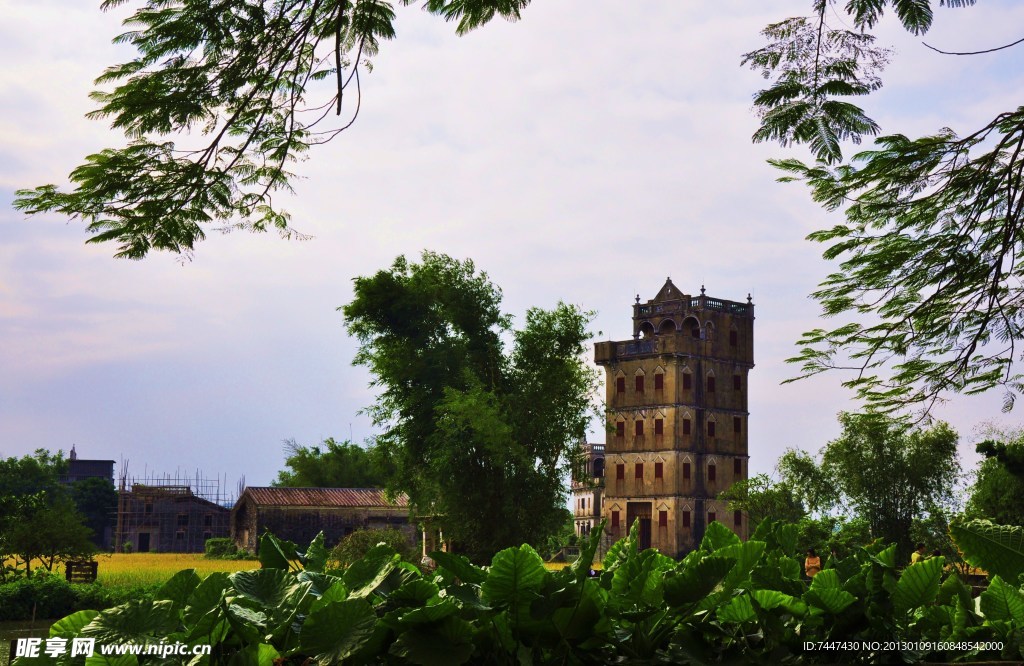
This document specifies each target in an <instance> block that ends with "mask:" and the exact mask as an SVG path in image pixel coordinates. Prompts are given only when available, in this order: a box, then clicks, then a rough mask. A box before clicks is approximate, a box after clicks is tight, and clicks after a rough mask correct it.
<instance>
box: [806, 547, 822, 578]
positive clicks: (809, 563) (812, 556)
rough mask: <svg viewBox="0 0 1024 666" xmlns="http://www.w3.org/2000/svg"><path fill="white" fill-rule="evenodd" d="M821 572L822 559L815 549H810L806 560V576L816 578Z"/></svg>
mask: <svg viewBox="0 0 1024 666" xmlns="http://www.w3.org/2000/svg"><path fill="white" fill-rule="evenodd" d="M819 571H821V558H820V557H818V554H817V553H816V552H814V549H813V548H808V549H807V558H806V559H805V560H804V574H805V575H806V576H807V577H808V578H814V577H815V576H817V575H818V572H819Z"/></svg>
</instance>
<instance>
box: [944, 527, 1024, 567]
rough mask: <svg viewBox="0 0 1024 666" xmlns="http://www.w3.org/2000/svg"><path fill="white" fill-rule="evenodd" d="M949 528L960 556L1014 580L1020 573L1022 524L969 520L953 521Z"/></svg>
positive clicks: (1023, 547)
mask: <svg viewBox="0 0 1024 666" xmlns="http://www.w3.org/2000/svg"><path fill="white" fill-rule="evenodd" d="M949 532H950V534H952V535H953V540H954V541H955V542H956V545H957V547H958V548H960V551H961V552H962V553H963V555H964V559H965V560H967V561H968V562H970V563H971V564H972V565H974V566H976V567H981V568H982V569H984V570H985V571H987V572H988V573H989V575H998V576H1000V577H1002V579H1003V580H1009V581H1014V582H1016V581H1017V580H1018V579H1019V578H1020V575H1021V574H1022V573H1024V527H1021V526H1013V525H996V524H994V523H992V522H990V521H988V520H969V521H966V522H958V521H955V522H953V523H952V524H950V526H949Z"/></svg>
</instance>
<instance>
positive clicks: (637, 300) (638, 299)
mask: <svg viewBox="0 0 1024 666" xmlns="http://www.w3.org/2000/svg"><path fill="white" fill-rule="evenodd" d="M636 302H637V303H639V302H640V294H637V295H636Z"/></svg>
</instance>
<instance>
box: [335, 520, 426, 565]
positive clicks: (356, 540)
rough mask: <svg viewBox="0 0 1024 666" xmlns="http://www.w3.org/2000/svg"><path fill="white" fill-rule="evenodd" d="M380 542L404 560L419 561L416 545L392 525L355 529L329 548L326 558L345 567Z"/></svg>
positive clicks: (361, 557)
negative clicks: (380, 527) (379, 527)
mask: <svg viewBox="0 0 1024 666" xmlns="http://www.w3.org/2000/svg"><path fill="white" fill-rule="evenodd" d="M380 543H383V544H387V545H388V546H389V547H390V548H391V549H392V550H394V551H395V552H396V553H398V554H399V555H400V556H401V558H402V561H404V562H412V563H414V564H415V563H418V562H419V561H420V554H419V551H417V550H416V547H415V546H414V545H413V544H410V543H409V540H408V539H406V538H405V534H403V533H402V532H400V531H399V530H396V529H395V528H393V527H386V528H383V529H369V530H356V531H355V532H353V533H352V534H349V535H348V536H347V537H345V538H344V539H342V540H341V542H340V543H339V544H338V545H337V546H335V547H334V548H332V549H331V552H330V554H329V555H328V560H329V562H330V564H331V565H332V566H334V567H337V568H345V567H348V566H350V565H351V564H353V563H354V562H356V561H358V560H361V559H363V558H364V557H366V554H367V553H368V552H370V551H371V550H372V549H373V548H374V547H375V546H376V545H377V544H380Z"/></svg>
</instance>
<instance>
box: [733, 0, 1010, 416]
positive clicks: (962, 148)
mask: <svg viewBox="0 0 1024 666" xmlns="http://www.w3.org/2000/svg"><path fill="white" fill-rule="evenodd" d="M936 4H938V5H939V6H942V5H948V6H950V7H965V6H968V5H973V4H974V0H939V1H938V3H936V2H935V1H934V0H849V1H848V2H846V3H842V4H840V3H836V2H833V1H832V0H812V2H811V8H812V11H813V15H812V16H809V17H797V18H791V19H788V20H786V21H783V22H781V23H778V24H774V25H772V26H769V27H768V28H767V29H766V30H765V31H764V35H765V36H766V37H767V38H768V40H769V43H768V45H767V46H765V47H763V48H761V49H758V50H756V51H753V52H751V53H748V54H746V55H745V56H744V58H743V62H744V64H748V65H750V66H751V67H753V68H754V69H756V70H758V71H760V72H761V73H762V74H763V75H764V76H765V77H766V78H770V79H772V82H771V84H770V85H769V87H768V88H766V89H765V90H762V91H760V92H758V93H757V94H756V95H755V97H754V103H755V106H756V108H757V110H758V112H759V114H760V116H761V121H762V124H761V128H760V129H759V130H758V131H757V133H755V135H754V140H755V141H766V140H777V141H779V142H780V143H782V144H783V145H787V144H790V143H805V144H807V145H808V146H809V147H810V148H811V150H812V151H813V152H814V154H815V156H816V158H817V161H816V162H815V163H814V164H810V165H808V164H805V163H804V162H802V161H800V160H797V159H783V160H772V163H773V164H775V166H777V167H779V168H780V169H782V170H783V171H784V172H785V174H786V175H785V176H784V177H783V178H782V180H801V181H804V182H805V183H807V185H808V186H809V188H810V190H811V194H812V196H813V198H814V200H815V201H817V202H820V203H821V204H823V205H824V206H825V208H826V209H828V210H839V209H842V210H843V211H844V213H845V217H846V220H845V222H842V223H839V224H836V225H834V226H833V227H832V228H830V229H825V230H821V231H818V232H815V233H813V234H811V235H810V237H809V238H810V239H811V240H814V241H816V242H821V243H826V244H827V245H828V248H827V249H826V250H825V253H824V256H825V257H826V258H827V259H829V260H837V261H839V262H840V263H839V266H838V269H837V270H836V271H835V272H833V273H832V274H831V275H829V276H828V277H827V278H826V279H825V280H824V281H823V282H822V283H821V285H820V288H819V289H818V290H817V291H816V292H814V294H813V296H814V297H815V298H816V299H817V300H818V301H819V302H820V303H821V305H822V307H823V311H824V314H825V315H826V316H830V317H837V318H838V319H839V320H840V321H839V322H838V323H837V325H835V326H834V327H832V328H829V329H825V328H818V329H815V330H812V331H810V332H808V333H805V334H804V336H803V337H802V339H801V341H800V344H801V345H802V347H803V349H802V351H801V353H799V354H798V355H797V356H796V357H794V358H792V359H790V361H791V362H794V363H799V364H800V365H801V367H802V373H801V377H806V376H809V375H814V374H818V373H821V372H825V371H829V370H835V369H839V370H846V371H852V378H851V379H849V380H847V381H846V382H844V383H845V385H846V386H848V387H850V388H853V389H855V390H856V392H857V394H858V396H859V397H861V398H862V399H864V400H866V401H867V402H868V403H869V404H871V405H874V406H875V407H877V408H880V409H883V410H886V411H892V410H898V409H901V408H903V407H906V406H914V407H916V408H919V409H921V410H923V411H925V412H927V411H928V410H929V409H930V408H931V406H932V405H933V404H934V402H935V401H936V400H937V399H939V397H940V396H941V395H942V394H943V393H944V392H947V391H951V392H957V393H967V394H973V393H979V392H982V391H986V390H989V389H992V388H996V387H999V388H1001V389H1002V390H1003V392H1004V393H1003V394H1004V408H1005V409H1007V410H1008V409H1010V408H1011V407H1012V404H1013V401H1014V399H1015V396H1016V394H1017V393H1019V392H1020V391H1021V389H1022V387H1024V383H1022V376H1021V375H1020V374H1019V373H1016V372H1015V371H1014V370H1013V367H1012V366H1013V362H1014V360H1015V358H1014V356H1015V353H1016V351H1015V348H1016V342H1017V341H1018V340H1020V338H1021V333H1020V331H1021V330H1022V328H1021V322H1022V320H1024V297H1022V295H1021V294H1022V292H1021V291H1020V289H1019V288H1018V287H1017V285H1018V283H1019V281H1020V278H1021V276H1022V271H1024V268H1022V267H1021V266H1020V265H1019V264H1018V262H1017V260H1016V259H1017V257H1019V256H1020V253H1021V251H1022V250H1024V217H1022V215H1024V203H1022V202H1024V190H1022V184H1024V152H1022V147H1024V107H1019V108H1017V109H1016V110H1009V111H1006V112H1003V113H998V114H995V115H994V116H993V117H992V119H991V120H990V121H989V122H988V123H986V124H985V125H984V126H983V127H981V128H979V129H976V130H974V131H972V132H969V133H967V134H965V135H960V134H957V133H956V132H954V131H953V130H951V129H948V128H946V129H941V130H938V131H937V132H935V133H934V134H932V135H930V136H925V137H920V138H916V139H914V138H909V137H907V136H904V135H901V134H894V135H889V136H882V137H880V138H878V139H877V140H876V146H875V148H874V149H873V150H867V151H863V152H861V153H859V154H856V155H854V156H853V157H852V159H850V160H844V156H843V154H842V148H841V142H842V141H844V140H849V141H851V142H853V143H860V141H861V139H862V138H863V137H865V136H874V135H877V134H879V133H880V131H881V128H880V127H879V126H878V125H877V123H875V122H874V121H873V120H872V119H870V118H869V117H867V115H866V114H865V113H864V111H863V109H861V108H860V107H859V106H857V105H856V104H855V103H854V102H853V101H852V100H854V99H856V98H857V97H859V96H863V95H866V94H868V93H870V92H872V91H874V90H877V89H878V88H879V87H881V78H880V71H881V68H882V67H883V66H884V65H885V63H886V62H887V60H888V59H889V57H890V53H889V52H888V51H885V50H883V49H878V48H877V47H875V46H874V44H873V43H874V37H873V36H872V35H871V34H870V31H871V30H872V29H873V28H874V27H875V26H876V24H877V23H878V22H879V21H880V20H881V18H882V15H883V13H884V12H885V11H886V10H887V9H891V10H892V11H893V12H894V13H895V14H896V16H897V18H898V19H899V20H900V22H901V23H902V24H903V26H904V27H905V28H906V30H908V31H909V32H911V33H913V34H915V35H923V34H924V33H926V32H927V31H928V29H929V28H930V26H931V24H932V20H933V18H934V8H935V6H936ZM844 14H845V15H844ZM833 19H834V20H833ZM833 24H836V25H839V26H843V27H836V25H833ZM846 26H849V27H846ZM850 28H852V29H850ZM1019 43H1020V41H1018V42H1015V43H1014V44H1009V45H1006V46H1014V45H1015V44H1019ZM993 46H996V48H994V49H989V50H999V49H1000V48H1004V47H1002V46H997V45H993ZM935 50H938V49H935ZM948 55H972V54H967V53H957V54H948ZM936 57H945V56H936Z"/></svg>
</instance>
